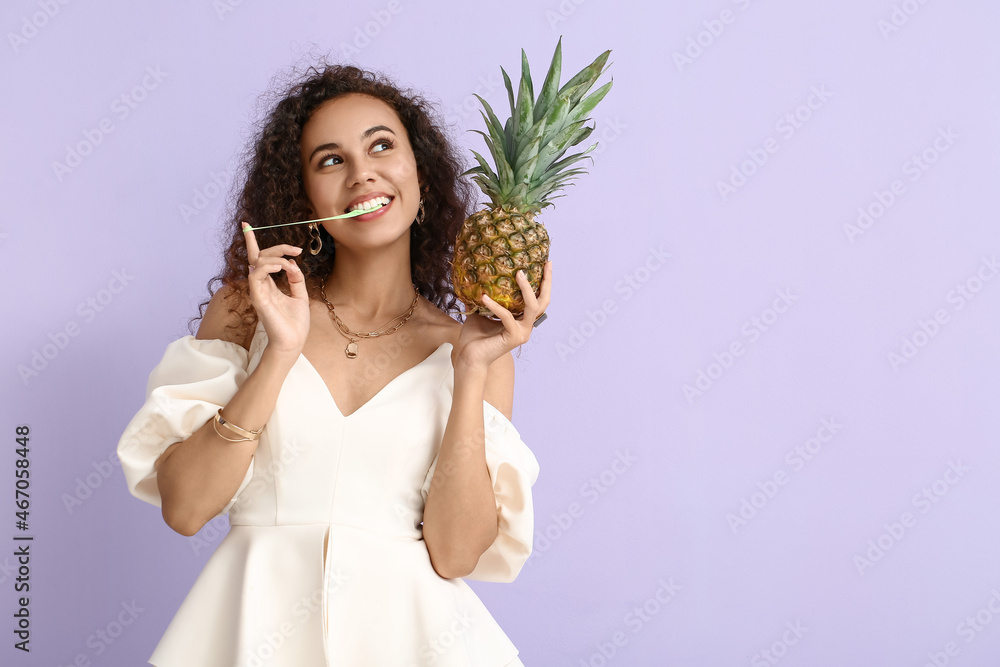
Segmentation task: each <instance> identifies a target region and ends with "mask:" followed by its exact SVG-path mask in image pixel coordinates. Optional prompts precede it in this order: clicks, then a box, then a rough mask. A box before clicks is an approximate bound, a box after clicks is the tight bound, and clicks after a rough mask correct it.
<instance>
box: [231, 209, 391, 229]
mask: <svg viewBox="0 0 1000 667" xmlns="http://www.w3.org/2000/svg"><path fill="white" fill-rule="evenodd" d="M383 206H385V204H379V205H377V206H376V207H375V208H367V209H361V208H359V209H358V210H356V211H351V212H350V213H341V214H340V215H331V216H330V217H329V218H317V219H315V220H302V221H301V222H283V223H281V224H280V225H264V226H262V227H251V226H250V225H244V226H243V231H244V232H249V231H251V230H252V231H256V230H258V229H270V228H271V227H287V226H288V225H305V224H308V223H310V222H323V221H324V220H337V219H338V218H353V217H354V216H356V215H364V214H365V213H371V212H372V211H377V210H379V209H380V208H382V207H383Z"/></svg>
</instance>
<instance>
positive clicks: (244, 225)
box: [243, 221, 250, 234]
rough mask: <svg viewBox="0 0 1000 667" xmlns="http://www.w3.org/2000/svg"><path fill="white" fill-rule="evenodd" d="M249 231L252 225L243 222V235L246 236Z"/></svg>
mask: <svg viewBox="0 0 1000 667" xmlns="http://www.w3.org/2000/svg"><path fill="white" fill-rule="evenodd" d="M248 229H250V223H248V222H245V221H244V222H243V233H244V234H245V233H246V231H247V230H248Z"/></svg>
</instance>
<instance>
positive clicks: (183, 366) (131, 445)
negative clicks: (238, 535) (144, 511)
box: [118, 335, 253, 516]
mask: <svg viewBox="0 0 1000 667" xmlns="http://www.w3.org/2000/svg"><path fill="white" fill-rule="evenodd" d="M248 363H249V353H248V352H247V351H246V350H245V349H244V348H243V347H242V346H240V345H238V344H236V343H231V342H229V341H224V340H218V339H206V340H200V339H197V338H195V337H194V336H190V335H189V336H184V337H183V338H180V339H178V340H175V341H174V342H172V343H170V344H169V345H168V346H167V349H166V351H165V352H164V354H163V358H162V359H161V360H160V362H159V363H158V364H157V365H156V367H155V368H153V370H152V372H151V373H150V375H149V381H148V382H147V384H146V401H145V403H143V405H142V407H141V408H139V411H138V412H137V413H136V415H135V416H134V417H133V418H132V420H131V421H130V422H129V423H128V426H126V428H125V432H124V433H123V434H122V437H121V439H120V440H119V441H118V459H119V461H120V462H121V466H122V471H123V472H124V473H125V481H126V483H127V484H128V490H129V492H130V493H131V494H132V495H133V496H135V497H136V498H138V499H140V500H144V501H146V502H147V503H151V504H153V505H156V506H157V507H160V506H161V502H162V501H161V498H160V492H159V489H158V488H157V483H156V471H155V470H154V469H153V464H154V463H155V462H156V460H157V459H158V458H159V457H160V455H161V454H162V453H163V451H164V450H165V449H166V448H167V447H168V446H169V445H171V444H173V443H175V442H180V441H182V440H187V439H188V438H189V437H191V434H192V433H194V432H195V431H197V430H198V429H199V428H201V426H202V425H203V424H205V422H207V421H208V420H209V419H211V418H213V417H214V416H215V413H216V411H217V410H218V409H219V408H222V407H224V406H225V405H226V403H228V402H229V400H230V399H231V398H232V397H233V395H234V394H235V393H236V391H237V389H239V388H240V386H241V385H242V384H243V382H244V381H245V380H246V378H247V365H248ZM252 477H253V459H251V460H250V465H249V466H248V468H247V472H246V476H245V477H244V478H243V482H242V483H241V484H240V487H239V489H238V490H237V492H236V495H235V496H234V497H233V499H232V500H231V501H230V503H229V504H228V505H226V507H225V509H223V510H222V512H221V513H220V516H221V515H222V514H225V513H227V512H228V511H229V509H230V508H231V507H232V506H233V504H234V503H235V502H236V497H238V496H239V494H240V492H241V491H243V489H244V488H245V487H246V486H247V484H249V483H250V479H251V478H252Z"/></svg>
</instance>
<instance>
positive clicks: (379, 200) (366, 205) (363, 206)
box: [344, 197, 393, 213]
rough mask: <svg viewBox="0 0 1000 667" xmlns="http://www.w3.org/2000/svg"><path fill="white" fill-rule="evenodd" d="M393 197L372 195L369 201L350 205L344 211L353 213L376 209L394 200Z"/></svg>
mask: <svg viewBox="0 0 1000 667" xmlns="http://www.w3.org/2000/svg"><path fill="white" fill-rule="evenodd" d="M392 199H393V198H392V197H372V198H371V199H369V200H367V201H363V202H361V203H359V204H355V205H354V206H349V207H348V208H347V209H346V210H345V211H344V213H351V212H352V211H358V210H361V211H374V210H376V209H378V208H381V207H382V206H388V205H389V202H391V201H392Z"/></svg>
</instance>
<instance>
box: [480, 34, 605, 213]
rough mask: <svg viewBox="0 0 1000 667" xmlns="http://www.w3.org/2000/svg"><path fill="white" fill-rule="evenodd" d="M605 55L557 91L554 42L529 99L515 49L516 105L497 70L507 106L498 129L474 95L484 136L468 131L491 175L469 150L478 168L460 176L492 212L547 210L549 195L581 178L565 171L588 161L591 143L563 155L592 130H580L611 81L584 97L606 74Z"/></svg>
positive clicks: (527, 77)
mask: <svg viewBox="0 0 1000 667" xmlns="http://www.w3.org/2000/svg"><path fill="white" fill-rule="evenodd" d="M610 54H611V51H610V50H608V51H605V52H604V53H602V54H601V55H599V56H598V57H597V58H596V59H595V60H594V62H592V63H590V64H589V65H587V66H586V67H585V68H583V69H582V70H580V71H579V72H578V73H577V74H576V75H574V76H573V77H572V78H571V79H570V80H569V81H567V82H566V83H565V84H564V85H563V86H562V87H561V88H560V87H559V77H560V71H561V69H562V37H560V38H559V41H558V43H557V44H556V50H555V54H554V55H553V56H552V62H551V64H550V65H549V70H548V72H547V73H546V75H545V81H544V82H543V83H542V88H541V92H540V93H539V95H538V98H537V99H535V94H534V89H533V86H532V81H531V72H530V70H529V67H528V56H527V54H526V53H525V52H524V49H521V81H520V84H519V86H518V90H517V98H516V100H515V98H514V88H513V86H512V85H511V81H510V77H509V76H508V75H507V72H506V71H505V70H504V69H503V67H501V68H500V71H501V72H503V79H504V84H505V85H506V87H507V99H508V101H509V103H510V118H508V119H507V121H506V122H505V123H504V124H501V123H500V120H499V119H498V118H497V116H496V114H495V113H494V112H493V109H492V108H491V107H490V105H489V103H488V102H487V101H486V100H484V99H483V98H482V97H480V96H479V95H476V97H477V98H478V99H479V101H480V102H481V103H482V105H483V108H484V109H485V113H483V112H482V111H481V112H480V114H481V115H482V116H483V121H484V122H485V123H486V129H487V132H482V131H480V130H472V131H473V132H477V133H478V134H481V135H482V136H483V138H484V139H485V140H486V146H487V147H488V148H489V151H490V155H491V156H492V157H493V163H494V164H495V165H496V170H495V171H494V169H493V168H491V166H490V164H489V162H487V161H486V159H485V158H484V157H483V156H482V155H480V154H479V153H477V152H476V151H472V154H473V155H474V156H475V157H476V162H478V163H479V164H478V166H475V167H473V168H471V169H469V170H468V171H466V172H465V173H463V174H462V176H468V175H471V176H472V180H473V181H475V182H476V183H477V184H478V185H479V187H480V188H481V189H482V191H483V192H484V193H485V194H486V196H487V197H489V199H490V201H491V203H492V205H493V207H494V208H504V209H507V210H509V209H512V208H516V209H517V210H519V211H521V212H522V213H537V212H539V211H540V210H541V209H543V208H545V207H546V206H551V205H552V202H551V200H552V199H555V198H556V197H560V196H562V195H553V193H554V192H556V191H558V190H561V189H562V188H563V186H565V185H566V184H568V183H569V182H570V181H571V180H572V179H573V178H574V177H576V176H578V175H580V174H584V173H586V169H583V168H576V169H568V167H569V166H570V165H572V164H574V163H576V162H578V161H579V160H583V159H588V160H591V161H592V159H591V157H590V156H589V155H587V153H590V152H591V151H592V150H594V149H595V148H596V147H597V144H596V143H595V144H593V145H592V146H590V147H589V148H587V149H586V150H584V151H583V152H581V153H576V154H574V155H571V156H569V157H565V158H564V157H563V155H565V154H566V151H567V150H569V149H570V148H572V147H573V146H576V145H577V144H579V143H580V142H582V141H583V140H584V139H586V138H587V137H589V136H590V133H591V132H593V131H594V128H593V127H587V126H586V125H585V123H586V122H587V121H588V120H590V118H588V117H587V114H589V113H590V112H591V111H593V109H594V107H596V106H597V104H598V102H600V101H601V100H602V99H604V96H605V95H607V93H608V91H609V90H610V89H611V85H612V84H613V83H614V77H612V80H611V81H610V82H608V83H606V84H604V85H603V86H601V87H600V88H598V89H597V90H596V91H594V92H593V93H591V94H590V95H587V92H588V91H589V90H590V89H591V88H592V87H593V85H594V83H595V82H596V81H597V79H598V78H600V76H601V75H602V74H603V73H604V72H605V71H606V67H605V64H606V63H607V60H608V56H609V55H610ZM608 66H610V65H608ZM585 96H586V97H585Z"/></svg>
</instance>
